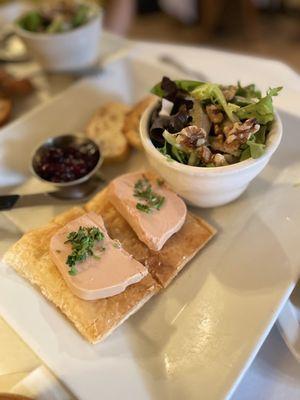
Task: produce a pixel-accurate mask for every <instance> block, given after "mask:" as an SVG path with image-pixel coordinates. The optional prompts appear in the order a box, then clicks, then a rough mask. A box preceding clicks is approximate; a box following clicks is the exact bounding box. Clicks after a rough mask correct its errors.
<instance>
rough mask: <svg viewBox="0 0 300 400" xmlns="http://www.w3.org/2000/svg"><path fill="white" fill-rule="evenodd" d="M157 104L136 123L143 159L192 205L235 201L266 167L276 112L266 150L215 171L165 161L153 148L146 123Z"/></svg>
mask: <svg viewBox="0 0 300 400" xmlns="http://www.w3.org/2000/svg"><path fill="white" fill-rule="evenodd" d="M158 101H159V100H158ZM157 105H158V102H155V103H154V104H153V103H152V104H151V105H150V106H149V107H148V108H147V109H146V111H145V112H144V114H143V116H142V118H141V122H140V135H141V140H142V144H143V147H144V149H145V151H146V155H147V158H148V160H149V162H150V164H151V166H152V167H153V168H154V169H155V170H156V171H157V172H158V173H159V174H160V175H161V176H162V177H163V178H164V179H165V180H166V182H168V183H169V185H170V186H171V187H172V188H173V189H174V190H175V191H176V193H178V194H179V195H180V196H182V197H183V198H184V199H185V200H186V201H187V202H188V203H189V204H191V205H194V206H198V207H215V206H221V205H223V204H227V203H229V202H231V201H233V200H235V199H237V198H238V197H239V196H240V195H241V194H242V193H243V192H244V191H245V190H246V188H247V186H248V185H249V183H250V182H251V181H252V179H254V178H255V177H256V176H257V175H258V174H259V173H260V172H261V171H262V170H263V169H264V167H265V166H266V165H267V163H268V162H269V160H270V158H271V156H272V155H273V153H274V152H275V150H276V149H277V147H278V146H279V143H280V140H281V137H282V124H281V120H280V117H279V115H278V114H277V113H276V115H275V120H274V122H273V126H272V129H271V131H270V132H269V134H268V138H267V142H266V151H265V153H264V154H263V155H262V156H261V157H259V158H257V159H253V158H249V159H248V160H245V161H241V162H239V163H236V164H232V165H227V166H224V167H215V168H205V167H193V166H189V165H184V164H181V163H179V162H177V161H168V159H167V158H166V157H165V156H164V155H163V154H161V153H160V152H159V151H158V150H157V149H156V148H155V147H154V145H153V144H152V142H151V140H150V137H149V121H150V117H151V115H152V112H153V110H154V109H155V108H156V107H157Z"/></svg>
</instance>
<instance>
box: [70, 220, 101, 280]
mask: <svg viewBox="0 0 300 400" xmlns="http://www.w3.org/2000/svg"><path fill="white" fill-rule="evenodd" d="M103 239H104V234H103V233H102V232H101V231H100V229H99V228H97V227H82V226H81V227H80V228H79V229H78V231H77V232H70V233H69V234H68V236H67V240H66V241H65V243H70V244H71V246H72V253H71V254H70V255H69V256H68V258H67V260H66V264H67V265H68V266H69V267H70V270H69V274H70V275H76V274H77V272H78V271H77V269H76V267H75V265H76V264H77V263H80V262H82V261H84V260H86V259H87V257H88V256H94V257H95V258H100V257H99V256H98V255H95V254H94V251H93V247H94V245H95V243H96V242H99V241H101V240H103ZM101 250H102V251H104V250H105V248H104V247H102V248H101Z"/></svg>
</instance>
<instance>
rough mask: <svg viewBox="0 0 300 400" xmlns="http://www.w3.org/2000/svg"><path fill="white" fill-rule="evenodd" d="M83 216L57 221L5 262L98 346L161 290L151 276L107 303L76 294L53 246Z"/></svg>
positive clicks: (31, 234) (16, 247)
mask: <svg viewBox="0 0 300 400" xmlns="http://www.w3.org/2000/svg"><path fill="white" fill-rule="evenodd" d="M83 213H84V210H83V209H80V208H79V207H76V208H74V209H72V210H70V211H68V212H67V213H65V214H62V215H61V216H59V217H57V218H55V220H54V221H56V222H52V223H49V224H48V225H46V226H45V227H43V228H40V229H35V230H33V231H31V232H29V233H27V234H25V235H24V236H23V237H22V238H21V239H20V240H19V241H18V242H17V243H15V245H13V246H12V247H11V249H10V250H9V251H8V252H7V253H6V255H5V256H4V261H5V262H6V263H7V264H9V265H11V266H12V267H13V268H14V269H15V270H16V271H17V272H18V273H20V275H22V276H23V277H24V278H26V279H28V280H29V281H30V282H31V283H32V284H33V285H34V286H36V287H37V288H39V290H40V291H41V292H42V294H43V295H44V296H45V297H46V298H47V299H48V300H50V301H51V302H52V303H54V305H55V306H56V307H58V308H59V309H60V311H61V312H62V313H63V314H65V315H66V317H68V318H69V320H70V321H71V322H72V323H73V324H74V325H75V327H76V328H77V329H78V331H79V332H80V333H81V334H82V335H83V336H84V337H85V338H86V339H87V340H88V341H89V342H91V343H96V342H98V341H100V340H101V339H104V338H105V337H106V336H107V335H109V334H110V333H111V332H112V331H113V330H114V329H115V328H116V327H117V326H119V325H120V324H121V323H122V322H124V321H125V320H126V319H127V318H128V317H129V316H130V315H131V314H133V313H135V312H136V311H137V310H138V309H139V308H140V307H141V306H142V305H143V304H144V303H145V302H146V301H147V300H149V299H150V298H151V297H152V296H153V295H154V294H155V293H156V292H157V291H158V290H159V285H158V284H157V283H156V282H155V280H154V279H153V278H152V277H151V275H150V274H148V275H147V276H146V277H145V278H144V279H142V280H141V281H140V282H138V283H136V284H134V285H131V286H128V288H127V289H126V290H125V291H124V292H123V293H120V294H119V295H116V296H113V297H109V298H107V299H100V300H94V301H86V300H82V299H80V298H79V297H77V296H75V295H74V294H72V292H71V291H70V289H69V288H68V286H67V284H66V283H65V281H64V279H63V278H62V275H61V274H60V272H59V271H58V269H57V267H56V266H55V264H54V263H53V261H52V260H51V257H50V254H49V244H50V240H51V237H52V236H53V235H54V234H55V233H56V232H57V231H58V230H59V229H60V228H61V227H62V226H63V225H64V224H66V223H67V222H69V221H71V220H72V219H74V218H77V217H78V216H79V215H80V214H83Z"/></svg>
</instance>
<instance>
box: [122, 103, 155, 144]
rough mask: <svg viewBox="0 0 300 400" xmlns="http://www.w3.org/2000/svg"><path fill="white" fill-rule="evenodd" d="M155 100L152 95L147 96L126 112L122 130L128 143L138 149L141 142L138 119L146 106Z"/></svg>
mask: <svg viewBox="0 0 300 400" xmlns="http://www.w3.org/2000/svg"><path fill="white" fill-rule="evenodd" d="M154 100H155V97H154V96H147V97H145V98H143V99H142V100H140V101H139V102H138V103H136V104H135V105H134V106H133V107H132V109H131V110H130V111H129V112H128V113H127V114H126V117H125V120H124V127H123V132H124V134H125V136H126V138H127V140H128V142H129V143H130V145H131V146H132V147H134V148H136V149H138V150H142V149H143V146H142V142H141V139H140V130H139V127H140V119H141V116H142V115H143V112H144V111H145V110H146V108H147V107H148V106H149V105H150V104H151V103H152V102H153V101H154Z"/></svg>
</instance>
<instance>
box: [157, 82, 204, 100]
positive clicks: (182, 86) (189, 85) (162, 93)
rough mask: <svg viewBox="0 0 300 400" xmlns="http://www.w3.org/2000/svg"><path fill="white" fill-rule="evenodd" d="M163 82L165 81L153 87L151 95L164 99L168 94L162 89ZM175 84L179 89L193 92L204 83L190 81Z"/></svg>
mask: <svg viewBox="0 0 300 400" xmlns="http://www.w3.org/2000/svg"><path fill="white" fill-rule="evenodd" d="M162 82H163V80H162V81H161V82H159V83H157V84H156V85H155V86H153V88H152V89H151V93H153V94H155V95H156V96H158V97H164V96H165V95H166V92H165V90H164V89H163V88H162ZM172 82H173V81H172ZM174 82H175V84H176V86H177V88H178V89H181V90H184V91H186V92H191V91H193V90H194V89H195V88H196V87H198V86H199V85H201V84H202V83H203V82H200V81H192V80H188V79H181V80H175V81H174Z"/></svg>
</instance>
